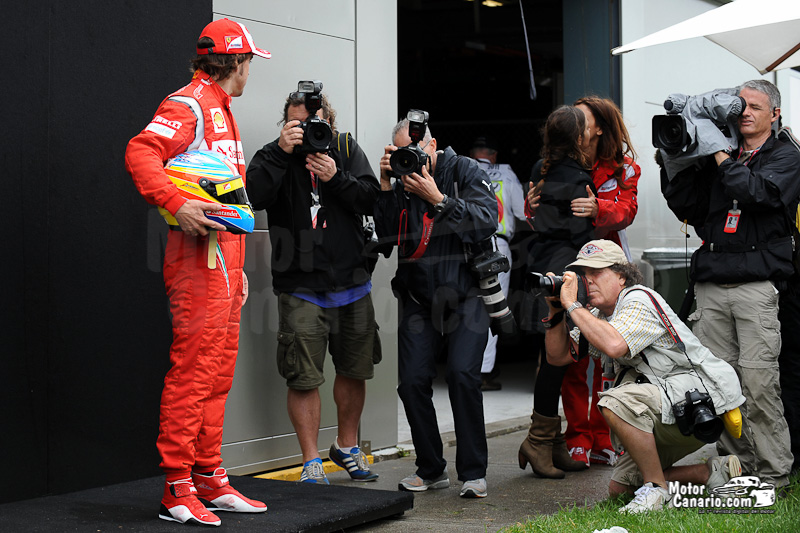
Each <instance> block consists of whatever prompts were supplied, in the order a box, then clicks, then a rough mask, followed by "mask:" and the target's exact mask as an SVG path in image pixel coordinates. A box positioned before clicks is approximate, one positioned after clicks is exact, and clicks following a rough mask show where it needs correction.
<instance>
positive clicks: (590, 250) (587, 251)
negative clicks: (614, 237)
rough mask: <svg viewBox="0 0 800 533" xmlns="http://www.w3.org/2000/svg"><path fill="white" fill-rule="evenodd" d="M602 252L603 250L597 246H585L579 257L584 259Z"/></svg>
mask: <svg viewBox="0 0 800 533" xmlns="http://www.w3.org/2000/svg"><path fill="white" fill-rule="evenodd" d="M602 251H603V249H602V248H600V247H599V246H596V245H594V244H587V245H586V246H584V247H583V248H581V255H582V256H585V257H590V256H592V255H594V254H597V253H600V252H602Z"/></svg>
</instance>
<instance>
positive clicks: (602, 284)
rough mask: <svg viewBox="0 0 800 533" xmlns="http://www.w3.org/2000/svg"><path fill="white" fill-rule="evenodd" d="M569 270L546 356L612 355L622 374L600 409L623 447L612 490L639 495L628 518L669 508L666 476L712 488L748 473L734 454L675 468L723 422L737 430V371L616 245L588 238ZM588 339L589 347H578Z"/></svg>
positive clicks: (552, 315) (554, 305)
mask: <svg viewBox="0 0 800 533" xmlns="http://www.w3.org/2000/svg"><path fill="white" fill-rule="evenodd" d="M568 268H569V269H570V270H571V271H567V272H564V275H563V286H562V287H561V291H560V293H559V295H558V296H557V297H555V296H554V297H550V298H549V299H548V303H549V304H550V312H549V315H548V318H547V320H546V324H547V333H546V334H545V347H546V350H547V360H548V362H549V363H550V364H553V365H568V364H570V363H572V362H573V361H575V360H577V358H579V357H581V356H584V355H586V354H588V355H589V356H591V357H594V358H600V357H603V358H606V359H605V360H606V361H607V362H613V365H614V367H615V369H616V370H617V372H616V376H615V381H614V386H613V387H612V388H610V389H609V390H607V391H605V392H601V393H600V402H599V404H598V407H599V408H600V410H601V412H602V414H603V416H604V417H605V419H606V420H607V421H608V425H609V427H610V428H611V431H612V435H613V437H614V439H615V441H616V442H615V443H614V444H615V448H616V449H620V447H621V448H623V449H624V450H625V453H624V454H623V455H622V457H621V458H620V459H619V461H618V462H617V464H616V465H615V467H614V474H613V475H612V477H611V481H610V483H609V494H610V495H611V496H616V495H619V494H622V493H626V492H629V493H630V492H633V491H635V493H634V494H635V498H634V499H633V501H631V502H630V503H629V504H628V505H626V506H624V507H622V508H621V509H620V512H624V513H641V512H646V511H651V510H659V509H661V508H663V507H666V506H667V503H668V502H669V500H670V498H671V495H670V494H669V492H668V491H667V480H670V481H678V482H681V483H689V482H691V483H693V484H697V485H705V486H706V489H707V490H709V491H710V490H711V489H713V488H715V487H718V486H721V485H724V484H725V483H726V482H727V481H728V480H729V479H730V478H731V477H736V476H738V475H741V468H740V465H739V459H738V458H737V457H736V456H735V455H729V456H721V457H713V458H711V459H710V460H709V461H708V464H697V465H687V466H673V465H674V463H675V462H676V461H678V460H680V459H681V458H683V457H685V456H686V455H689V454H690V453H692V452H694V451H696V450H698V449H699V448H700V447H702V446H703V445H704V443H705V442H713V441H715V440H716V439H717V438H718V437H719V435H720V433H721V432H722V431H723V425H724V426H725V427H726V429H727V430H728V431H730V432H734V433H735V432H736V427H737V426H736V419H737V414H738V407H739V406H740V405H742V404H743V403H744V400H745V399H744V396H743V395H742V391H741V387H740V386H739V381H738V379H737V376H736V372H735V371H734V369H733V368H732V367H731V366H730V365H729V364H727V363H726V362H724V361H722V360H721V359H718V358H717V357H715V356H714V355H713V354H712V353H711V352H710V351H709V350H708V349H707V348H705V347H704V346H703V345H702V344H700V342H699V341H698V339H697V337H695V336H694V335H693V334H692V332H691V330H690V329H689V328H688V327H687V326H686V325H685V324H684V323H683V322H681V321H680V320H679V319H678V317H677V316H676V315H675V313H674V312H673V311H672V309H671V308H670V307H669V305H668V304H667V303H666V302H665V301H664V299H663V298H662V297H661V296H660V295H659V294H657V293H656V292H655V291H653V290H651V289H649V288H646V287H644V286H642V285H641V283H642V274H641V272H639V269H638V268H637V267H636V265H634V264H633V263H630V262H628V260H627V258H626V257H625V253H624V252H623V251H622V248H620V247H619V246H618V245H617V244H615V243H613V242H611V241H608V240H594V241H590V242H588V243H587V244H585V245H584V246H583V247H582V248H581V250H580V252H578V257H577V260H576V261H573V262H572V263H570V264H569V265H568ZM576 271H578V272H580V273H581V274H582V275H583V277H584V278H585V280H586V281H585V283H586V287H587V300H588V302H587V304H586V305H584V304H582V303H580V301H579V300H578V284H579V282H578V278H579V275H578V274H577V273H576ZM559 303H560V307H558V304H559ZM568 323H569V325H567V324H568ZM573 326H574V327H573ZM568 328H571V329H568ZM587 343H588V349H581V348H580V347H581V346H582V345H583V346H585V345H586V344H587ZM584 352H585V353H584ZM687 393H688V394H687ZM687 399H688V400H689V401H686V400H687ZM684 402H685V403H684ZM720 416H722V417H723V420H724V422H723V420H721V419H720ZM637 489H638V490H637Z"/></svg>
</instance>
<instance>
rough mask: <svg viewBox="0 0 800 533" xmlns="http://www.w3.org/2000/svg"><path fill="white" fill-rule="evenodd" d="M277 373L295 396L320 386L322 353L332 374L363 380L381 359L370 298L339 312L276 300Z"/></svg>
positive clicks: (290, 297)
mask: <svg viewBox="0 0 800 533" xmlns="http://www.w3.org/2000/svg"><path fill="white" fill-rule="evenodd" d="M278 314H279V317H280V318H279V326H278V357H277V363H278V372H279V373H280V375H281V376H283V378H284V379H286V385H287V386H289V388H291V389H295V390H312V389H316V388H319V386H320V385H322V384H323V383H325V377H324V375H323V369H324V363H325V353H326V352H327V351H328V350H330V353H331V359H332V360H333V365H334V367H335V368H336V374H337V375H339V376H344V377H348V378H352V379H359V380H367V379H372V377H373V376H374V375H375V372H374V365H376V364H378V363H379V362H380V360H381V358H382V352H381V342H380V337H379V336H378V324H377V322H375V309H374V308H373V305H372V295H371V294H367V295H366V296H364V297H363V298H361V299H360V300H357V301H355V302H353V303H350V304H347V305H344V306H342V307H333V308H324V307H320V306H318V305H316V304H313V303H311V302H309V301H306V300H304V299H302V298H298V297H297V296H294V295H291V294H288V293H281V294H279V295H278Z"/></svg>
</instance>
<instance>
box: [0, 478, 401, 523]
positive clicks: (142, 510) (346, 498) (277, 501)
mask: <svg viewBox="0 0 800 533" xmlns="http://www.w3.org/2000/svg"><path fill="white" fill-rule="evenodd" d="M163 483H164V478H163V477H157V478H149V479H142V480H139V481H131V482H129V483H121V484H119V485H112V486H109V487H101V488H97V489H89V490H84V491H80V492H73V493H70V494H62V495H59V496H47V497H44V498H36V499H33V500H24V501H21V502H13V503H6V504H3V505H0V530H2V531H20V532H22V531H25V532H48V533H49V532H53V533H63V532H66V531H86V532H95V533H96V532H111V531H148V532H149V531H152V532H161V531H165V532H179V531H182V532H184V533H185V532H186V531H187V530H191V531H202V530H206V529H207V528H200V527H197V526H187V525H185V524H179V523H177V522H167V521H166V520H160V519H159V518H158V509H159V505H160V503H159V502H160V499H161V495H162V491H163V487H164V485H163ZM231 484H232V485H233V486H234V487H236V488H237V489H239V490H240V491H241V492H242V493H243V494H245V495H246V496H248V497H250V498H254V499H257V500H261V501H263V502H266V504H267V507H268V511H267V512H266V513H259V514H242V513H225V512H219V513H216V514H217V515H218V516H219V517H220V519H221V520H222V525H221V526H220V527H219V528H217V529H218V530H227V531H259V532H265V531H269V532H273V531H276V532H279V531H286V532H290V531H307V532H325V531H341V530H342V529H345V528H349V527H354V526H358V525H361V524H365V523H367V522H371V521H373V520H378V519H381V518H387V517H389V516H393V515H398V514H402V513H403V512H404V511H406V510H408V509H411V508H412V507H413V506H414V497H413V495H412V494H410V493H408V492H395V491H386V490H375V489H365V488H359V487H358V486H341V485H311V484H305V483H293V482H289V481H273V480H269V479H257V478H252V477H247V476H231Z"/></svg>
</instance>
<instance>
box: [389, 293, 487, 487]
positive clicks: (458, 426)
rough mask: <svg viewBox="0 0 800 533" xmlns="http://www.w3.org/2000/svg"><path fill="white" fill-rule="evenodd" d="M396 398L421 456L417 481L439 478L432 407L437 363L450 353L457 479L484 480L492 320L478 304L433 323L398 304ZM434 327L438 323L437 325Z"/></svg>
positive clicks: (410, 304) (416, 308)
mask: <svg viewBox="0 0 800 533" xmlns="http://www.w3.org/2000/svg"><path fill="white" fill-rule="evenodd" d="M399 315H400V326H399V328H398V359H399V385H398V386H397V393H398V394H399V396H400V399H401V400H402V401H403V407H404V408H405V411H406V416H407V417H408V423H409V426H410V427H411V438H412V439H413V441H414V448H415V450H416V454H417V461H416V465H417V475H418V476H419V477H421V478H422V479H432V478H435V477H438V476H439V475H440V474H441V473H442V472H443V471H444V469H445V466H446V464H447V463H446V461H445V459H444V457H443V455H442V439H441V436H440V435H439V425H438V423H437V421H436V410H435V408H434V406H433V388H432V383H433V379H434V378H435V377H436V359H437V355H438V353H439V351H440V350H441V349H442V347H444V346H446V349H447V365H446V369H447V370H446V380H447V389H448V393H449V395H450V405H451V407H452V409H453V421H454V423H455V431H456V439H457V440H458V447H457V449H456V470H457V471H458V479H459V480H461V481H469V480H472V479H480V478H483V477H486V465H487V462H488V451H487V444H486V427H485V424H484V420H483V393H482V392H481V362H482V360H483V348H484V346H486V340H487V338H488V329H489V316H488V314H487V313H486V309H485V308H484V305H483V301H482V300H481V299H480V298H477V297H472V298H468V299H467V300H466V301H464V302H461V303H460V304H459V305H458V307H457V308H456V309H454V310H453V311H451V312H450V313H449V314H448V316H447V317H446V319H445V320H443V321H442V320H436V321H434V320H432V317H431V310H430V309H427V308H425V307H423V306H421V305H419V304H418V303H417V302H415V301H414V300H412V299H411V298H407V299H403V300H401V301H400V313H399ZM434 322H436V323H434Z"/></svg>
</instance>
